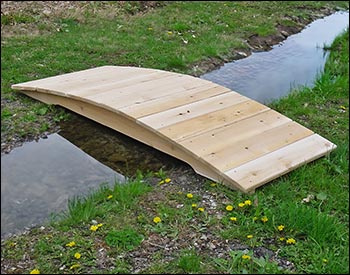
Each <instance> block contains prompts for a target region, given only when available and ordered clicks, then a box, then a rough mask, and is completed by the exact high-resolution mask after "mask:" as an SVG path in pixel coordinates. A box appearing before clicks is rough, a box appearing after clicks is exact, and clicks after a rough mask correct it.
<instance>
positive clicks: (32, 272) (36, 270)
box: [29, 269, 40, 274]
mask: <svg viewBox="0 0 350 275" xmlns="http://www.w3.org/2000/svg"><path fill="white" fill-rule="evenodd" d="M29 274H40V270H39V269H33V270H32V271H31V272H30V273H29Z"/></svg>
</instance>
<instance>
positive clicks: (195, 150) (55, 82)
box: [12, 66, 336, 192]
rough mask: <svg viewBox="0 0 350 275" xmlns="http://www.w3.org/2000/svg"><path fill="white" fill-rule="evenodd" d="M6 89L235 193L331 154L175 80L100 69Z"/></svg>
mask: <svg viewBox="0 0 350 275" xmlns="http://www.w3.org/2000/svg"><path fill="white" fill-rule="evenodd" d="M12 88H13V89H15V90H19V91H21V92H23V93H24V94H26V95H28V96H30V97H33V98H35V99H37V100H40V101H42V102H45V103H47V104H57V105H60V106H63V107H65V108H67V109H70V110H72V111H74V112H76V113H78V114H81V115H83V116H86V117H88V118H90V119H93V120H95V121H97V122H99V123H101V124H103V125H105V126H108V127H110V128H112V129H114V130H117V131H120V132H122V133H124V134H126V135H129V136H130V137H132V138H134V139H136V140H138V141H141V142H143V143H145V144H147V145H149V146H152V147H154V148H156V149H158V150H161V151H163V152H165V153H167V154H169V155H171V156H174V157H176V158H178V159H180V160H183V161H185V162H187V163H188V164H190V165H191V166H192V167H193V169H194V170H195V171H196V172H197V173H199V174H201V175H203V176H205V177H207V178H209V179H211V180H214V181H218V182H222V183H224V184H226V185H227V186H229V187H231V188H233V189H236V190H240V191H242V192H253V191H254V190H255V189H256V188H258V187H259V186H261V185H263V184H265V183H267V182H269V181H271V180H273V179H275V178H277V177H279V176H281V175H284V174H286V173H288V172H289V171H291V170H293V169H296V168H297V167H299V166H301V165H304V164H306V163H308V162H310V161H313V160H315V159H317V158H320V157H322V156H324V155H326V154H329V153H330V152H331V151H332V150H334V149H335V148H336V145H335V144H333V143H332V142H330V141H328V140H326V139H325V138H323V137H321V136H319V135H318V134H316V133H314V132H313V131H311V130H310V129H307V128H306V127H304V126H302V125H300V124H299V123H297V122H294V121H292V120H291V119H289V118H288V117H286V116H284V115H282V114H280V113H278V112H276V111H274V110H272V109H270V108H269V107H267V106H265V105H263V104H261V103H258V102H256V101H254V100H251V99H249V98H248V97H245V96H243V95H240V94H239V93H236V92H234V91H231V90H230V89H228V88H225V87H223V86H220V85H218V84H215V83H213V82H210V81H207V80H203V79H200V78H196V77H192V76H189V75H183V74H179V73H173V72H167V71H162V70H156V69H148V68H135V67H122V66H103V67H97V68H91V69H87V70H83V71H78V72H71V73H67V74H62V75H57V76H52V77H48V78H44V79H38V80H33V81H28V82H25V83H19V84H15V85H12Z"/></svg>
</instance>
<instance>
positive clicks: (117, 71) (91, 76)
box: [13, 66, 154, 94]
mask: <svg viewBox="0 0 350 275" xmlns="http://www.w3.org/2000/svg"><path fill="white" fill-rule="evenodd" d="M134 72H135V70H134V69H133V68H132V67H125V68H123V69H121V68H118V67H113V66H103V67H100V68H93V69H87V70H83V71H78V72H72V73H67V74H62V75H58V76H53V77H48V78H44V79H39V80H33V81H29V82H25V83H22V84H21V87H22V88H24V87H27V88H29V89H32V88H33V87H40V88H41V89H45V90H55V91H60V92H62V93H68V94H69V93H70V91H71V89H73V88H74V87H79V86H80V87H81V88H83V87H88V86H90V85H91V86H95V85H99V84H100V83H107V82H108V81H110V80H111V79H113V78H116V77H118V75H119V77H120V78H123V77H127V76H128V75H129V76H132V75H133V74H134ZM144 73H148V74H149V73H154V72H152V71H151V70H145V71H144ZM16 88H17V87H16V85H13V89H16ZM29 89H28V90H29Z"/></svg>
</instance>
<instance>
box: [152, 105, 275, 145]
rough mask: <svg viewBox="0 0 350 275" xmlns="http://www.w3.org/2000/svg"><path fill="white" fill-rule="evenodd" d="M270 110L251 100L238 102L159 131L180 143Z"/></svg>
mask: <svg viewBox="0 0 350 275" xmlns="http://www.w3.org/2000/svg"><path fill="white" fill-rule="evenodd" d="M267 110H270V108H269V107H267V106H265V105H263V104H260V103H258V102H256V101H253V100H247V101H243V102H238V103H237V104H234V105H232V106H229V107H227V108H224V109H221V110H217V111H214V112H210V113H204V114H203V115H200V116H197V117H194V118H192V119H188V120H185V121H180V122H178V123H175V124H172V125H170V126H167V127H163V128H160V129H159V131H160V132H161V133H162V134H164V135H165V136H167V137H169V138H171V139H173V140H175V141H177V142H181V141H182V140H185V139H187V138H190V137H194V136H196V135H200V134H202V133H204V132H208V131H211V130H213V129H217V128H221V127H225V126H227V125H229V124H232V123H235V122H237V121H240V120H242V119H246V118H249V117H251V116H254V115H257V114H259V113H262V112H265V111H267Z"/></svg>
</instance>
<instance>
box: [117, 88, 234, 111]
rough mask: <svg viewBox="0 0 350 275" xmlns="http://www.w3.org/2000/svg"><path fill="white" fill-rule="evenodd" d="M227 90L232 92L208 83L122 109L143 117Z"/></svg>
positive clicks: (226, 90) (227, 90)
mask: <svg viewBox="0 0 350 275" xmlns="http://www.w3.org/2000/svg"><path fill="white" fill-rule="evenodd" d="M227 92H230V90H229V89H228V88H225V87H223V86H219V85H217V84H214V83H208V85H204V86H199V87H194V88H192V89H186V90H184V91H183V92H176V93H171V94H168V95H165V96H160V97H157V98H154V99H150V100H148V101H143V102H140V103H138V104H133V105H129V106H127V107H125V108H121V109H120V110H121V111H123V112H125V113H127V114H128V115H130V116H132V117H134V118H141V117H144V116H149V115H152V114H155V113H160V112H163V111H166V110H168V109H172V108H176V107H179V106H182V105H186V104H189V103H192V102H196V101H199V100H202V99H205V98H209V97H212V96H216V95H219V94H223V93H227Z"/></svg>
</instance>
